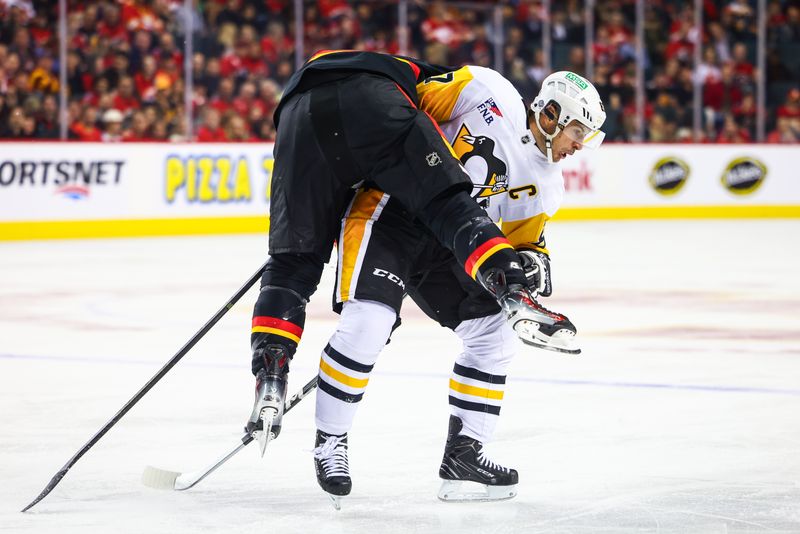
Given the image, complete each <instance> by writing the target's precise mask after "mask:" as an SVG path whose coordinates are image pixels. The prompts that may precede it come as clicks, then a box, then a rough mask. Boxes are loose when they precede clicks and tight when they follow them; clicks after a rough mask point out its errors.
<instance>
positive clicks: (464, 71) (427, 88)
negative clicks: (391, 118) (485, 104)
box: [417, 67, 474, 123]
mask: <svg viewBox="0 0 800 534" xmlns="http://www.w3.org/2000/svg"><path fill="white" fill-rule="evenodd" d="M473 80H474V76H473V74H472V72H471V71H470V69H469V67H461V68H460V69H458V70H454V71H450V72H446V73H444V74H439V75H436V76H431V77H429V78H426V79H425V80H423V81H422V82H421V83H419V84H417V95H418V96H419V107H420V109H421V110H423V111H425V112H426V113H428V114H429V115H430V116H431V117H433V120H435V121H436V122H439V123H441V122H447V121H449V120H451V119H452V118H453V117H456V116H458V115H460V114H461V113H462V110H463V109H465V108H466V103H465V102H464V97H465V96H466V88H467V86H468V85H469V84H470V82H472V81H473Z"/></svg>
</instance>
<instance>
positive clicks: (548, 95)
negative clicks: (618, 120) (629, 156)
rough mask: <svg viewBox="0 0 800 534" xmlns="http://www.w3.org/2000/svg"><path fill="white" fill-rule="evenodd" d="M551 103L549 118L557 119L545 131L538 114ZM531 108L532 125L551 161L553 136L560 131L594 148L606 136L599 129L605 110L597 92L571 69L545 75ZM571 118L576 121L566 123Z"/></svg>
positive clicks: (604, 116) (604, 117) (570, 120)
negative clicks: (554, 111) (553, 108)
mask: <svg viewBox="0 0 800 534" xmlns="http://www.w3.org/2000/svg"><path fill="white" fill-rule="evenodd" d="M551 102H555V104H556V109H557V113H558V117H551V118H554V119H558V125H557V126H556V129H555V131H554V132H553V133H552V134H549V133H547V132H545V131H544V129H542V126H541V124H539V116H540V115H541V113H542V112H543V111H545V108H546V107H547V105H548V104H550V103H551ZM531 111H533V115H534V117H535V119H536V120H535V121H534V122H535V123H536V127H537V128H538V129H539V132H541V134H542V135H544V138H545V146H546V148H547V160H548V161H550V162H551V163H552V162H553V146H552V145H553V139H554V138H555V137H556V136H557V135H558V134H559V133H561V132H562V131H563V132H564V134H565V135H566V136H567V137H569V138H570V139H572V140H573V141H577V142H579V143H581V144H582V145H583V146H585V147H587V148H597V147H598V146H600V143H602V142H603V139H604V138H605V136H606V135H605V133H603V132H602V131H601V130H600V127H601V126H603V123H604V122H605V120H606V110H605V107H604V106H603V102H602V101H601V100H600V94H599V93H598V92H597V89H595V87H594V85H592V83H591V82H590V81H589V80H587V79H585V78H584V77H582V76H578V75H577V74H575V73H574V72H569V71H565V70H562V71H558V72H554V73H553V74H551V75H550V76H548V77H547V78H545V79H544V81H543V82H542V89H541V90H540V91H539V94H538V95H537V96H536V98H535V99H534V100H533V103H531ZM546 113H547V112H546ZM573 121H576V123H577V124H575V123H573V124H570V123H572V122H573ZM567 126H569V128H567Z"/></svg>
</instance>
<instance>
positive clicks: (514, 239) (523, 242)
mask: <svg viewBox="0 0 800 534" xmlns="http://www.w3.org/2000/svg"><path fill="white" fill-rule="evenodd" d="M548 220H550V217H548V216H547V214H546V213H540V214H538V215H535V216H533V217H529V218H527V219H522V220H519V221H501V223H500V228H501V230H502V231H503V233H504V234H505V235H506V238H508V241H509V242H510V243H511V245H513V247H514V248H515V249H528V250H536V251H538V252H544V253H545V254H547V255H550V251H548V250H547V248H546V246H545V241H544V226H545V224H546V223H547V221H548Z"/></svg>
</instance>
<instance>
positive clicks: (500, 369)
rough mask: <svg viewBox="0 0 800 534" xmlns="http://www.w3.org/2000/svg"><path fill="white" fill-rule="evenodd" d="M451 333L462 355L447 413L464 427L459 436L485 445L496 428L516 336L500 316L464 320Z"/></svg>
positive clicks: (452, 379)
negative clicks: (458, 344) (457, 339)
mask: <svg viewBox="0 0 800 534" xmlns="http://www.w3.org/2000/svg"><path fill="white" fill-rule="evenodd" d="M455 332H456V334H458V336H459V337H460V338H461V339H462V340H463V342H464V352H463V353H461V355H459V357H458V358H457V359H456V363H455V365H454V366H453V374H452V375H451V377H450V395H449V401H450V413H452V414H453V415H455V416H457V417H459V418H460V419H461V421H462V423H463V424H464V428H463V429H462V431H461V433H462V434H464V435H465V436H469V437H471V438H474V439H477V440H478V441H480V442H482V443H487V442H488V441H490V440H491V438H492V435H493V434H494V429H495V426H497V419H498V416H499V415H500V405H501V404H502V400H503V393H504V390H505V383H506V369H507V368H508V364H509V363H510V362H511V358H513V356H514V353H515V352H516V347H517V336H516V335H515V334H514V331H513V330H512V329H511V327H510V326H509V325H508V323H507V322H506V320H505V317H504V315H503V314H502V313H498V314H497V315H492V316H490V317H482V318H480V319H470V320H469V321H464V322H463V323H461V324H460V325H458V327H457V328H456V330H455Z"/></svg>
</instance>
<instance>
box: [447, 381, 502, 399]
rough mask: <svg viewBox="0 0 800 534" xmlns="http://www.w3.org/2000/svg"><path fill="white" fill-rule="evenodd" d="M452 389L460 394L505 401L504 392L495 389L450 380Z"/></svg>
mask: <svg viewBox="0 0 800 534" xmlns="http://www.w3.org/2000/svg"><path fill="white" fill-rule="evenodd" d="M450 389H452V390H453V391H458V392H459V393H464V394H466V395H474V396H476V397H482V398H484V399H495V400H503V392H502V391H497V390H495V389H485V388H479V387H477V386H469V385H467V384H462V383H461V382H456V381H455V380H453V379H452V378H451V379H450Z"/></svg>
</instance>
